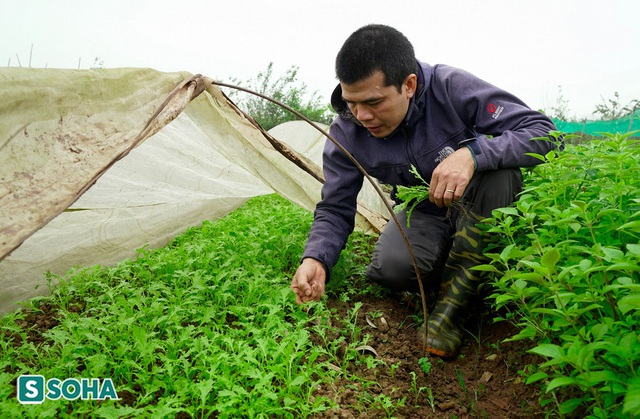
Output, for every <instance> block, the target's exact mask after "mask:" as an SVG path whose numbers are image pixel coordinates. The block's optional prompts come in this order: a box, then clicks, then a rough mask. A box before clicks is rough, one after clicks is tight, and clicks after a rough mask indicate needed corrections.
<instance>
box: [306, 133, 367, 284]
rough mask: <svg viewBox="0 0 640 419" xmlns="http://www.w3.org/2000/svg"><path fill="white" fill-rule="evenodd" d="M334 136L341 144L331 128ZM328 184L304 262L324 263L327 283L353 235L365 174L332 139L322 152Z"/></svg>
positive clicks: (317, 208) (314, 222)
mask: <svg viewBox="0 0 640 419" xmlns="http://www.w3.org/2000/svg"><path fill="white" fill-rule="evenodd" d="M330 133H331V135H332V137H334V138H335V139H336V140H338V141H340V143H341V144H344V142H342V141H341V140H340V138H341V131H340V129H338V128H336V127H335V124H334V125H333V126H332V127H331V129H330ZM322 158H323V169H324V176H325V183H324V185H323V187H322V195H321V200H320V202H318V204H317V205H316V209H315V211H314V219H313V224H312V225H311V230H310V231H309V237H308V239H307V244H306V246H305V251H304V253H303V255H302V259H304V258H307V257H310V258H313V259H316V260H319V261H320V262H322V264H323V265H324V267H325V270H326V272H327V282H328V281H329V279H330V277H331V271H332V269H333V267H334V265H335V264H336V263H337V261H338V258H339V256H340V252H342V250H343V249H344V247H345V245H346V242H347V239H348V238H349V235H350V234H351V233H352V232H353V228H354V224H355V215H356V211H357V204H356V202H357V196H358V192H359V191H360V189H361V188H362V183H363V179H364V175H363V174H362V173H361V172H360V171H359V170H358V168H357V167H356V166H355V165H354V164H353V163H352V162H351V160H350V159H349V158H348V157H347V156H345V154H344V152H343V151H342V150H340V149H339V148H338V147H337V146H336V145H335V144H333V143H332V142H331V141H330V140H327V142H326V144H325V148H324V152H323V156H322Z"/></svg>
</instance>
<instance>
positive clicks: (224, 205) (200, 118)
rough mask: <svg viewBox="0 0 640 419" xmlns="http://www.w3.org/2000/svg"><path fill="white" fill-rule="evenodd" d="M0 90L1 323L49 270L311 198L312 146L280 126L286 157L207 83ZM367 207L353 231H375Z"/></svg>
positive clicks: (7, 86) (12, 79)
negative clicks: (244, 208) (253, 206)
mask: <svg viewBox="0 0 640 419" xmlns="http://www.w3.org/2000/svg"><path fill="white" fill-rule="evenodd" d="M0 91H2V92H3V101H2V103H0V115H2V118H0V312H6V311H9V310H13V309H15V307H16V306H15V304H14V303H15V302H18V301H21V300H25V299H27V298H30V297H33V296H36V295H40V294H44V293H46V292H47V291H48V289H47V287H45V286H42V285H44V283H45V282H44V273H45V272H47V271H50V272H51V273H53V274H57V275H62V274H64V273H65V272H67V271H68V270H69V269H70V268H72V267H74V266H91V265H95V264H103V265H109V264H114V263H117V262H118V261H121V260H123V259H126V258H130V257H134V256H135V253H136V250H137V249H139V248H141V247H143V246H146V245H149V247H151V248H155V247H159V246H163V245H164V244H166V243H167V242H168V241H169V240H171V239H172V238H173V237H175V236H176V235H178V234H180V233H181V232H183V231H184V230H186V229H187V228H188V227H190V226H194V225H199V224H200V223H201V222H202V221H203V220H215V219H217V218H220V217H222V216H224V215H226V214H228V213H229V212H230V211H232V210H234V209H235V208H237V207H238V206H240V205H241V204H242V203H244V202H245V201H246V200H247V199H249V198H251V197H253V196H257V195H261V194H266V193H272V192H274V191H275V192H277V193H279V194H280V195H282V196H284V197H286V198H287V199H289V200H291V201H292V202H295V203H297V204H298V205H300V206H302V207H304V208H307V209H309V210H312V209H313V207H314V205H315V203H316V202H317V200H318V199H319V197H320V188H321V181H320V180H321V177H322V175H321V170H320V164H319V160H317V155H318V154H317V150H318V149H321V145H320V144H321V143H324V139H323V138H322V136H321V134H317V135H316V137H317V138H315V139H314V144H313V145H309V144H310V143H307V137H306V136H307V135H312V134H310V132H311V131H309V129H312V128H308V126H307V125H305V126H300V127H297V128H296V129H295V130H294V131H293V132H288V131H287V130H286V127H283V128H282V129H281V132H280V133H281V134H282V135H283V137H287V138H286V141H285V142H286V143H289V144H291V146H292V147H287V146H286V145H285V144H281V143H279V142H278V141H277V140H275V139H274V138H272V136H270V135H268V134H267V133H265V132H264V131H262V130H261V129H259V128H258V127H256V126H255V125H254V124H252V122H251V120H250V118H247V117H246V115H244V114H243V113H242V112H241V111H239V110H238V109H237V108H236V107H235V105H234V104H233V103H231V102H230V101H229V100H228V99H227V98H226V96H224V95H223V94H222V92H221V91H220V90H219V89H218V88H216V87H215V86H212V85H211V80H209V79H207V78H206V77H202V76H192V75H190V74H188V73H159V72H157V71H154V70H149V69H109V70H104V69H100V70H84V71H73V70H53V69H38V70H36V69H15V68H5V69H0ZM285 132H287V134H285ZM316 132H317V131H316ZM296 133H297V134H296ZM277 135H280V134H279V133H278V131H277V130H276V129H274V136H277ZM303 137H304V139H303ZM291 148H296V149H300V150H301V153H297V152H295V151H294V150H292V149H291ZM283 153H284V154H286V155H288V156H290V158H286V157H285V156H284V155H283ZM305 155H306V156H305ZM291 158H293V159H296V160H297V161H298V163H297V164H294V163H292V162H291ZM301 167H302V168H301ZM319 179H320V180H319ZM378 200H379V198H377V197H373V198H372V203H368V202H365V203H364V205H363V212H362V214H359V215H358V226H359V228H362V229H365V230H367V229H374V230H378V229H379V228H380V227H381V225H382V224H383V223H384V216H383V215H381V214H380V213H378V212H377V210H375V209H373V208H376V207H377V205H378V206H379V202H378V203H376V201H378ZM37 286H39V287H38V288H36V287H37Z"/></svg>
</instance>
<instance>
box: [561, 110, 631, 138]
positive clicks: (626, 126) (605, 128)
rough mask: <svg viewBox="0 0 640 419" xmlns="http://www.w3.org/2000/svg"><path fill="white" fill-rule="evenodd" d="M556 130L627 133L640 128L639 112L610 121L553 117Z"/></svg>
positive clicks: (588, 132)
mask: <svg viewBox="0 0 640 419" xmlns="http://www.w3.org/2000/svg"><path fill="white" fill-rule="evenodd" d="M553 122H554V123H555V124H556V127H558V130H560V131H562V132H567V133H572V134H573V133H582V134H591V135H599V134H600V133H604V132H607V133H611V134H615V133H627V132H630V131H638V130H640V112H636V114H635V115H628V116H625V117H624V118H620V119H614V120H611V121H589V120H583V121H562V120H560V119H555V118H554V119H553Z"/></svg>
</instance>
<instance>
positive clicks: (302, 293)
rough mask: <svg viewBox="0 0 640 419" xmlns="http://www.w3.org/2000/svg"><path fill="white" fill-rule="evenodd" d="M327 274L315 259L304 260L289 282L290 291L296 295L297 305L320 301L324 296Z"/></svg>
mask: <svg viewBox="0 0 640 419" xmlns="http://www.w3.org/2000/svg"><path fill="white" fill-rule="evenodd" d="M326 279H327V273H326V272H325V270H324V266H323V265H322V263H321V262H320V261H318V260H316V259H312V258H305V259H304V260H303V261H302V264H300V266H299V267H298V270H297V271H296V274H295V275H294V276H293V279H292V280H291V289H292V290H293V292H295V293H296V302H297V303H298V304H301V303H306V302H309V301H313V300H316V301H318V300H320V298H322V296H323V295H324V286H325V282H326Z"/></svg>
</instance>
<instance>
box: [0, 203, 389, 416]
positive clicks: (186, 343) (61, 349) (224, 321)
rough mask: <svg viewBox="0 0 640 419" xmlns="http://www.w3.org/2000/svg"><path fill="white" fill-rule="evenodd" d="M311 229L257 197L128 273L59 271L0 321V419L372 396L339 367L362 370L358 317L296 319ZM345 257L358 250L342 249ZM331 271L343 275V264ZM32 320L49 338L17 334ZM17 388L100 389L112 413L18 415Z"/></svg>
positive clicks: (252, 409) (312, 408)
mask: <svg viewBox="0 0 640 419" xmlns="http://www.w3.org/2000/svg"><path fill="white" fill-rule="evenodd" d="M311 220H312V214H310V213H309V212H307V211H304V210H302V209H301V208H298V207H296V206H294V205H293V204H291V203H289V202H287V201H285V200H284V199H282V198H279V197H277V196H275V195H272V196H265V197H258V198H254V199H252V200H251V201H249V202H248V203H247V204H246V205H245V206H243V207H241V208H240V209H238V210H236V211H234V212H233V213H231V214H230V215H228V216H227V217H225V218H223V219H221V220H218V221H216V222H209V221H206V222H204V223H203V224H202V226H200V227H198V228H192V229H189V230H188V231H187V232H185V233H184V234H182V235H180V236H179V237H176V238H175V239H174V240H173V241H172V242H171V243H169V244H168V245H167V246H166V247H164V248H162V249H157V250H153V251H152V250H149V249H146V248H142V249H140V250H139V251H138V255H137V257H136V258H135V260H127V261H123V262H122V263H120V264H118V265H117V266H115V267H102V266H94V267H88V268H79V269H76V270H74V271H71V272H70V273H69V274H68V275H66V276H65V277H64V278H60V279H61V281H60V284H59V285H58V286H57V287H56V288H55V289H54V290H53V293H52V295H51V296H48V297H42V298H38V299H34V300H31V301H29V302H27V303H25V310H22V311H17V312H15V313H11V314H9V315H6V316H3V317H2V318H0V337H1V339H0V411H2V412H3V414H6V415H9V416H11V417H29V415H31V417H43V416H48V417H71V416H72V415H73V417H78V416H82V417H85V416H86V417H103V416H104V417H176V416H179V415H180V416H185V417H211V416H219V417H296V418H298V417H308V416H313V415H315V414H318V413H320V412H323V411H326V410H328V409H330V408H332V407H333V406H334V405H335V403H334V402H333V401H332V400H330V399H329V398H328V397H326V396H322V395H320V394H316V389H317V388H318V386H319V385H320V384H325V385H330V384H331V383H333V382H334V381H335V379H336V377H337V376H341V377H343V378H344V379H345V380H347V381H348V382H355V383H357V384H358V385H359V386H361V387H362V388H363V389H364V388H365V387H371V386H373V384H372V383H370V382H368V381H366V380H364V379H363V378H360V377H357V376H353V375H351V374H349V373H348V371H349V364H350V363H351V362H367V361H368V359H369V358H371V357H368V356H367V357H362V356H360V354H359V353H358V351H357V350H356V348H358V347H360V346H363V345H366V340H367V336H365V337H362V332H361V330H360V329H359V328H358V327H357V325H356V324H355V322H356V320H357V319H358V312H359V309H360V306H356V307H353V309H351V311H350V315H349V316H348V318H345V319H340V321H339V322H338V321H337V320H335V319H334V320H335V322H334V323H333V324H332V323H331V321H330V319H332V318H333V317H335V316H333V314H332V313H331V312H330V310H329V309H328V308H327V307H326V306H325V305H324V304H323V303H322V302H313V303H310V304H306V305H304V306H298V305H297V304H295V301H294V299H293V295H292V293H291V290H290V289H289V283H290V278H291V276H292V275H293V273H294V272H295V269H296V268H297V266H298V264H299V260H298V259H299V255H300V254H301V252H302V248H303V246H304V242H305V240H306V236H307V233H308V229H309V226H310V224H311ZM356 236H357V235H356ZM358 243H362V244H366V243H368V242H367V241H366V240H363V239H359V241H354V242H352V243H350V244H349V246H351V248H352V249H353V246H357V245H358ZM354 253H357V252H354ZM352 257H353V258H357V257H358V256H355V255H354V256H352ZM341 263H342V264H343V265H342V268H340V269H342V270H343V272H350V271H352V270H354V268H353V267H351V266H350V263H351V262H350V260H349V259H348V258H347V260H345V261H343V262H341ZM339 272H340V271H338V273H339ZM53 279H54V278H52V277H49V278H48V280H49V281H50V282H51V283H52V282H53ZM36 314H37V315H50V316H49V317H50V318H51V324H50V326H48V327H47V328H45V329H43V330H39V329H38V327H37V326H33V327H32V328H31V329H28V328H27V327H25V325H28V321H29V319H31V317H30V316H34V315H36ZM336 328H338V329H339V330H336ZM341 333H343V336H341ZM347 339H348V342H346V340H347ZM342 343H344V344H345V348H346V349H344V353H342V352H341V351H342V350H343V348H342V345H341V344H342ZM360 358H366V359H363V360H362V361H360ZM380 364H382V361H378V360H375V362H374V363H373V364H372V366H373V367H377V366H378V365H380ZM336 365H341V367H340V368H338V367H336ZM336 369H339V371H336ZM22 374H38V375H42V376H44V377H47V378H53V377H57V378H61V379H65V378H69V377H104V378H106V377H109V378H111V379H112V380H113V382H114V386H115V387H116V389H117V391H118V396H119V397H120V400H104V401H101V402H99V403H98V402H82V403H80V402H79V401H65V400H58V401H56V402H54V401H45V402H44V403H42V404H40V405H21V404H19V403H18V401H17V398H16V380H17V377H18V376H20V375H22ZM388 401H389V400H386V399H384V398H383V397H382V396H381V397H380V399H379V400H373V399H371V400H369V405H367V406H363V409H368V408H374V409H377V408H378V407H381V408H383V409H387V410H389V411H390V412H391V411H393V410H394V407H393V406H392V405H390V404H389V403H387V402H388ZM378 402H384V405H380V406H378V405H377V404H376V403H378ZM393 403H394V405H395V406H396V407H397V406H399V405H400V401H399V400H395V399H394V400H393ZM374 404H375V406H373V405H374Z"/></svg>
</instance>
